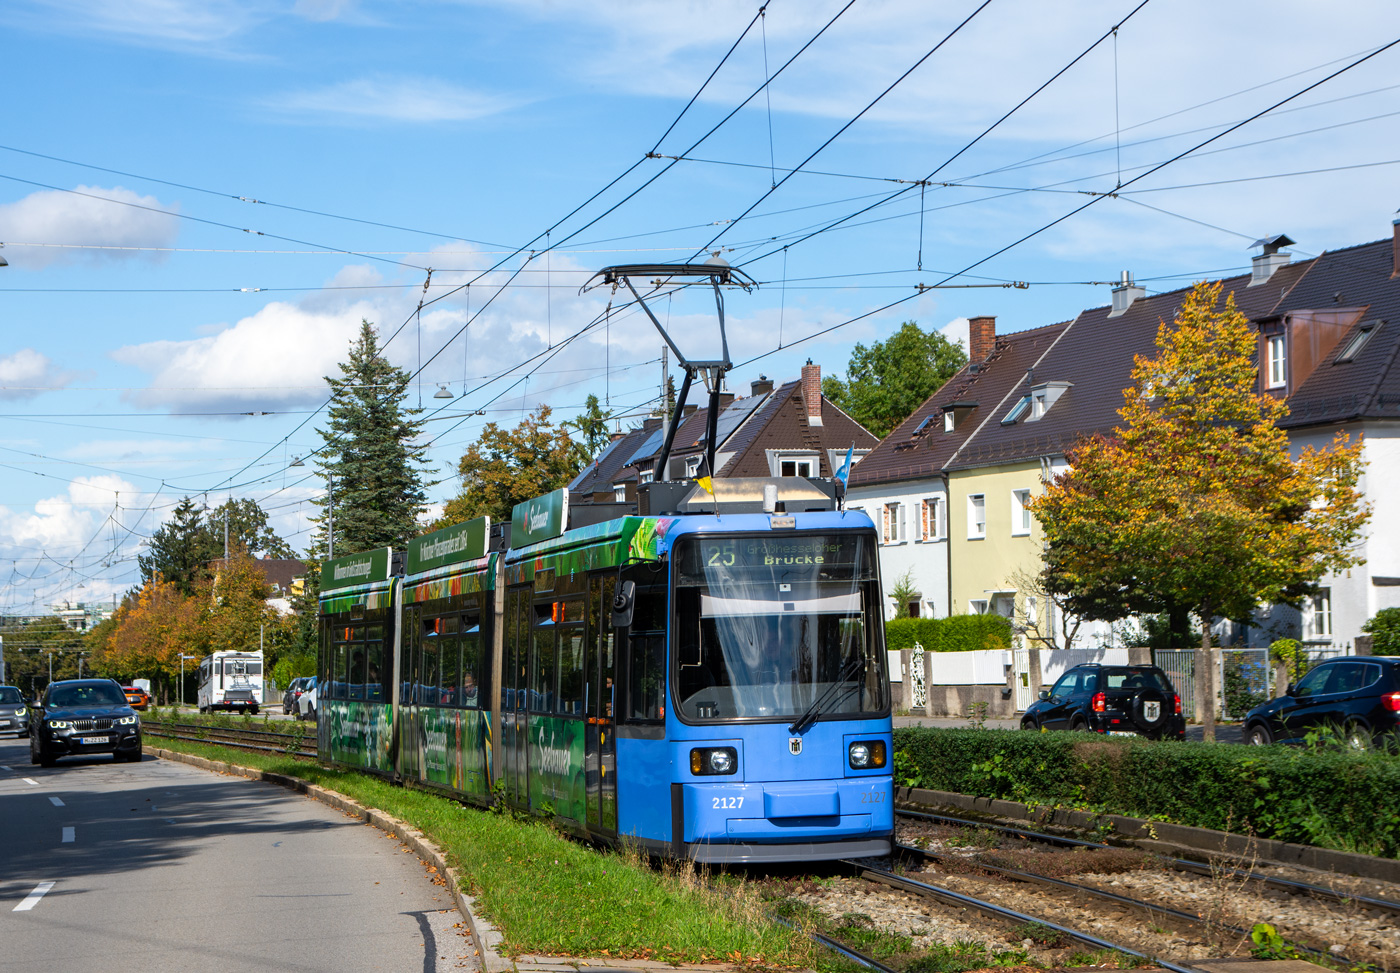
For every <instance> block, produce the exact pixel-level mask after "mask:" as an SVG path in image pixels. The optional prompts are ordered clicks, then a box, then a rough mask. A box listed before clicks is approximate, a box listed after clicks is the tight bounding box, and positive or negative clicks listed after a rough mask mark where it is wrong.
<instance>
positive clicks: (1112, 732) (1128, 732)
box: [1108, 730, 1137, 737]
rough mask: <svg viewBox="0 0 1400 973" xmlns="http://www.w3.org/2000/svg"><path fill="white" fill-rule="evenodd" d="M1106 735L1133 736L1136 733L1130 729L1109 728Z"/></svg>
mask: <svg viewBox="0 0 1400 973" xmlns="http://www.w3.org/2000/svg"><path fill="white" fill-rule="evenodd" d="M1108 735H1109V736H1111V737H1135V736H1137V734H1136V733H1134V732H1133V731H1132V730H1109V731H1108Z"/></svg>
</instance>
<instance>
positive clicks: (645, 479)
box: [638, 470, 656, 483]
mask: <svg viewBox="0 0 1400 973" xmlns="http://www.w3.org/2000/svg"><path fill="white" fill-rule="evenodd" d="M638 475H639V477H640V479H641V482H642V483H650V482H651V478H652V477H653V476H655V475H656V471H655V470H642V471H640V473H639V474H638Z"/></svg>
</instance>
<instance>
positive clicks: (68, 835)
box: [63, 828, 78, 844]
mask: <svg viewBox="0 0 1400 973" xmlns="http://www.w3.org/2000/svg"><path fill="white" fill-rule="evenodd" d="M77 840H78V832H77V829H75V828H64V829H63V841H64V843H65V844H66V843H68V842H73V841H77Z"/></svg>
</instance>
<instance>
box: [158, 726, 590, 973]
mask: <svg viewBox="0 0 1400 973" xmlns="http://www.w3.org/2000/svg"><path fill="white" fill-rule="evenodd" d="M142 749H144V750H145V752H146V753H148V754H150V755H151V756H153V757H158V758H159V759H161V760H173V761H175V762H176V763H182V764H189V765H190V766H191V767H197V768H199V769H200V770H209V771H213V772H214V773H220V774H233V775H234V776H237V777H247V778H250V779H252V780H262V781H267V782H268V783H270V784H276V785H278V786H279V787H285V788H287V789H289V790H293V791H296V792H297V793H299V794H305V795H306V796H307V797H310V798H312V799H314V800H317V801H320V802H321V803H322V804H325V805H328V806H329V807H333V808H335V809H336V810H338V811H342V812H344V813H345V814H349V815H351V816H352V817H357V818H359V819H360V820H361V821H363V822H365V823H366V824H369V825H373V826H374V827H376V828H378V829H379V830H380V831H383V832H385V833H387V834H391V835H393V836H394V837H396V838H398V839H399V840H400V841H401V842H403V843H404V844H405V845H407V846H408V847H409V848H410V849H412V850H413V852H414V853H415V854H416V855H418V857H419V858H421V859H423V860H424V861H426V862H428V864H430V865H432V866H433V867H435V868H436V869H437V871H438V874H439V875H441V876H442V878H443V882H444V884H445V885H446V886H447V888H448V890H449V891H450V892H451V893H452V901H453V902H454V904H455V905H456V906H457V911H458V912H460V913H461V914H462V918H463V920H465V921H466V923H467V927H468V928H469V929H471V933H472V939H473V941H475V943H476V949H477V956H478V958H479V959H480V960H481V967H482V969H483V970H484V971H485V973H514V971H515V970H516V969H517V966H516V963H515V961H514V960H511V959H510V958H508V957H506V956H502V955H501V951H500V946H501V943H502V942H503V941H504V940H503V937H502V936H501V931H500V930H499V929H497V928H496V927H495V926H493V925H492V924H491V923H490V922H488V921H487V920H485V919H483V918H482V917H481V916H479V915H477V912H476V909H475V905H476V900H475V899H473V898H472V897H471V896H470V895H468V894H467V893H466V892H463V891H462V876H461V875H460V874H459V873H458V871H457V870H456V869H455V868H453V867H451V866H450V865H448V863H447V859H446V857H444V855H443V854H442V850H441V849H440V848H438V846H437V845H435V844H433V842H432V841H430V840H429V839H428V837H427V836H426V835H424V834H423V832H421V831H419V830H418V829H417V828H414V827H412V826H410V825H409V824H408V823H407V822H405V821H400V820H399V819H398V818H396V817H394V816H393V815H392V814H388V813H386V812H384V811H381V810H379V809H378V808H368V807H365V806H364V805H362V804H360V803H359V802H358V801H354V800H351V799H350V798H348V797H346V796H345V795H344V794H340V793H337V792H336V791H333V790H329V789H328V788H325V787H322V786H320V785H319V784H313V783H311V782H310V781H305V780H302V779H301V778H300V777H290V776H288V775H286V774H274V773H271V772H270V771H266V770H258V769H257V768H256V767H244V766H242V765H240V764H231V763H228V762H226V761H223V760H210V759H209V758H207V757H199V756H196V755H195V754H192V753H181V752H180V751H178V750H163V749H160V748H159V747H150V746H148V747H143V748H142ZM530 965H532V966H533V965H535V964H530ZM565 965H567V966H574V964H573V963H567V962H566V963H565Z"/></svg>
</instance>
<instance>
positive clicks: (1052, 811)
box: [895, 787, 1400, 882]
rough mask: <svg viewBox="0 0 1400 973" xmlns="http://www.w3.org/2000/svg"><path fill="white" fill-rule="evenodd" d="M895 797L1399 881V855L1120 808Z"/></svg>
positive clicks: (947, 794) (1158, 847)
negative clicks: (1103, 810) (1155, 817)
mask: <svg viewBox="0 0 1400 973" xmlns="http://www.w3.org/2000/svg"><path fill="white" fill-rule="evenodd" d="M895 799H896V800H898V801H903V802H906V804H907V805H911V806H927V807H939V808H954V809H957V810H963V811H974V812H977V813H979V814H987V815H992V816H995V817H998V818H1004V819H1008V820H1011V821H1025V822H1030V823H1032V824H1041V825H1054V826H1057V827H1061V828H1072V829H1075V830H1079V831H1098V830H1100V829H1102V828H1107V829H1108V830H1109V831H1112V832H1113V833H1114V834H1116V835H1118V836H1119V837H1121V838H1124V839H1126V840H1128V841H1129V842H1131V843H1133V844H1135V845H1138V846H1139V847H1141V848H1144V849H1147V850H1149V851H1166V850H1169V849H1170V848H1172V847H1176V848H1186V849H1190V850H1192V851H1196V852H1200V853H1202V854H1206V855H1220V854H1225V855H1234V856H1239V857H1241V858H1252V857H1259V858H1267V859H1269V860H1270V861H1276V862H1282V863H1284V864H1287V865H1296V866H1300V867H1302V868H1314V869H1317V870H1318V871H1322V872H1338V873H1341V874H1344V875H1355V876H1358V877H1360V878H1373V879H1379V880H1381V881H1384V882H1400V860H1396V859H1392V858H1376V857H1373V856H1371V855H1361V854H1358V853H1356V852H1351V851H1333V850H1331V849H1329V848H1318V847H1315V846H1313V845H1300V844H1294V843H1293V842H1290V841H1277V840H1275V839H1273V838H1254V837H1251V836H1249V835H1240V834H1232V833H1230V832H1228V831H1212V830H1210V829H1209V828H1196V827H1191V826H1189V825H1184V824H1167V823H1166V822H1163V821H1147V820H1144V819H1142V818H1130V817H1126V816H1124V815H1121V814H1098V813H1096V812H1093V811H1075V810H1071V809H1069V808H1052V807H1045V806H1029V805H1026V804H1019V803H1017V802H1015V801H999V800H994V799H993V798H988V797H973V796H971V795H969V794H957V793H954V792H952V791H933V790H925V789H923V788H919V787H901V788H898V789H897V791H896V794H895Z"/></svg>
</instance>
